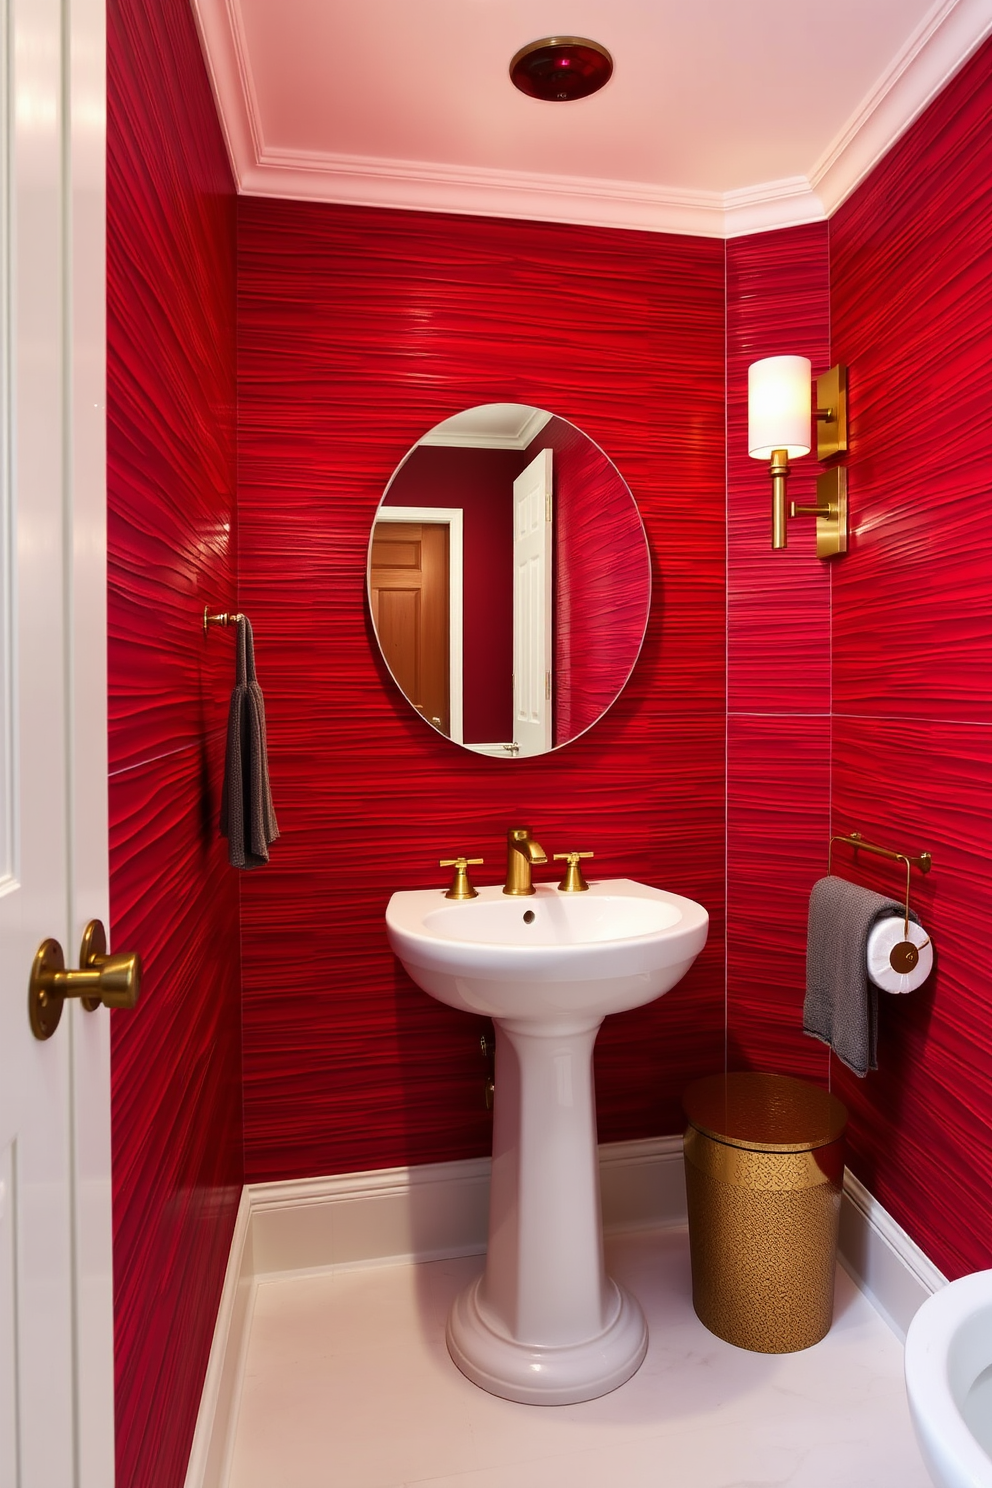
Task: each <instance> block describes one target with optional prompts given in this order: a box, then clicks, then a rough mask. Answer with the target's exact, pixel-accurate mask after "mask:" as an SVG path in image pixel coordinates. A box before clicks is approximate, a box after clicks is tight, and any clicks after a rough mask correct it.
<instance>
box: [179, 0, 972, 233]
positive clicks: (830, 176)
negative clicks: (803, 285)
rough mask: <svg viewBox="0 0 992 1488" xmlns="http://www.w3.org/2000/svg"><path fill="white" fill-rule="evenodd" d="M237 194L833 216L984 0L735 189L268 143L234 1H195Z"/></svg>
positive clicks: (785, 218)
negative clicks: (779, 162)
mask: <svg viewBox="0 0 992 1488" xmlns="http://www.w3.org/2000/svg"><path fill="white" fill-rule="evenodd" d="M192 5H193V11H194V15H195V17H196V22H197V26H198V28H199V32H200V38H201V43H202V46H203V52H204V56H205V58H206V63H207V70H208V73H209V75H210V81H211V86H212V88H213V92H214V98H215V100H216V104H217V111H218V114H219V116H220V121H221V127H222V129H223V132H224V138H225V141H226V144H227V150H228V155H229V158H230V161H231V167H232V170H233V173H234V178H235V183H236V185H237V189H238V191H239V192H240V193H242V194H244V195H250V196H265V197H279V198H284V199H290V200H297V201H325V202H334V203H337V204H341V205H351V206H365V207H387V208H391V209H399V210H405V211H422V212H452V213H456V214H458V215H462V216H476V217H478V216H483V217H508V218H516V219H526V220H529V221H538V222H568V223H574V224H576V225H579V226H586V227H610V228H626V229H632V230H637V231H642V232H665V233H676V234H682V235H687V234H688V235H692V236H696V237H707V238H733V237H741V236H744V235H746V234H750V233H756V232H769V231H772V230H775V229H777V228H783V227H793V226H796V225H797V224H799V223H804V222H819V221H823V220H824V219H825V218H827V217H829V216H830V215H831V213H832V212H834V211H835V210H836V208H837V207H838V206H840V204H841V202H843V201H844V200H845V198H846V197H847V196H849V195H850V193H851V192H852V191H853V190H854V189H855V187H856V186H857V185H858V184H859V182H860V181H862V180H863V179H864V177H865V176H866V175H867V174H868V172H869V171H870V170H871V169H872V167H873V166H874V165H875V164H877V162H878V161H879V160H880V159H881V157H882V156H883V155H884V154H885V152H886V151H887V150H888V149H889V148H890V147H891V146H892V145H893V144H894V143H895V141H896V140H897V139H898V138H899V137H900V135H901V134H903V133H904V131H905V130H906V129H907V128H908V127H909V125H910V124H911V123H912V122H913V120H914V119H915V118H917V116H918V115H919V114H920V113H921V112H922V110H923V109H924V108H925V107H926V105H927V104H928V103H929V102H930V100H931V99H932V98H933V97H934V96H935V95H936V94H937V93H938V92H939V91H940V89H941V88H942V87H943V86H944V84H945V83H946V82H947V81H948V79H949V78H950V77H951V76H953V74H954V73H955V72H956V71H957V70H958V68H960V67H961V66H962V65H963V63H964V62H965V61H966V60H967V59H968V57H970V56H971V54H972V53H973V52H974V51H975V49H976V48H977V47H978V46H980V44H981V43H982V41H983V40H984V39H985V38H986V36H988V35H989V34H990V33H992V9H990V5H989V0H936V3H935V4H934V6H933V7H932V9H931V10H930V11H929V13H928V14H927V16H925V17H924V19H923V21H922V22H921V24H920V25H919V26H918V27H917V29H916V30H915V31H914V33H913V35H912V36H911V37H910V38H909V40H908V41H907V43H906V45H905V46H904V47H903V48H902V50H901V51H900V53H899V55H898V56H897V57H896V58H895V60H894V61H893V62H892V64H891V66H890V67H889V68H888V70H887V71H886V72H885V73H884V74H883V76H882V77H881V78H880V79H879V80H878V82H877V84H876V85H875V87H874V88H873V89H872V91H871V92H870V93H869V95H868V96H867V97H866V98H865V99H864V100H863V102H862V103H861V105H860V106H859V107H858V109H856V110H855V112H854V114H852V116H851V118H850V119H849V120H848V121H847V123H846V124H845V125H844V128H843V129H842V130H841V131H840V133H839V134H838V136H837V138H836V139H835V140H834V141H833V143H832V144H831V145H830V146H829V147H828V149H827V150H825V151H824V153H823V155H822V156H821V157H820V159H819V160H818V161H817V162H816V164H815V165H814V167H813V169H812V170H811V171H810V173H809V176H808V177H807V176H795V177H790V178H788V179H786V180H779V181H766V182H762V183H759V184H758V185H755V186H751V187H746V188H744V189H742V190H736V191H730V192H725V193H721V192H715V191H713V192H708V191H676V190H671V189H668V188H665V187H661V186H652V185H645V184H643V183H640V182H631V181H604V180H594V179H588V178H583V177H574V176H551V175H536V174H531V173H529V172H523V171H494V170H487V169H481V168H478V169H472V168H468V167H460V166H450V165H439V164H436V163H425V162H423V161H411V160H387V159H380V158H372V157H366V156H360V155H338V154H331V153H322V152H310V151H303V150H278V149H274V148H271V147H269V146H266V144H265V142H264V139H263V135H262V128H261V121H260V119H259V113H258V106H257V99H256V95H255V89H254V84H253V80H252V75H251V66H250V61H249V57H248V51H247V46H246V43H245V39H244V33H243V29H242V25H241V16H240V6H239V0H192Z"/></svg>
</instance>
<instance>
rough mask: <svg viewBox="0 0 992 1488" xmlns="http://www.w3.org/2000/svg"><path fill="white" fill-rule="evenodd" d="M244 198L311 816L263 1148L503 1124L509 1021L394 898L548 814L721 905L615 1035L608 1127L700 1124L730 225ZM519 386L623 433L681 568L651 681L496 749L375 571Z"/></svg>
mask: <svg viewBox="0 0 992 1488" xmlns="http://www.w3.org/2000/svg"><path fill="white" fill-rule="evenodd" d="M239 211H240V288H239V296H240V299H239V306H240V309H239V358H240V360H239V418H240V425H239V428H240V445H239V453H240V489H239V544H240V591H239V592H240V602H241V604H242V606H243V607H244V608H245V609H246V610H247V611H248V613H249V614H251V616H252V620H253V623H254V625H255V635H256V646H257V656H258V668H259V679H260V682H261V685H262V688H263V690H264V692H265V697H266V706H267V714H268V723H269V746H270V764H271V769H272V789H273V794H274V797H275V801H276V808H277V811H278V813H279V821H280V826H281V828H282V832H283V835H282V837H281V838H280V840H279V842H278V843H277V844H276V845H275V848H274V850H273V855H272V861H271V863H270V865H269V867H267V868H266V869H265V870H264V871H263V872H260V873H258V874H254V875H249V876H246V878H245V879H244V881H243V884H242V934H243V957H244V1074H245V1121H246V1129H245V1140H246V1161H247V1171H248V1173H249V1175H250V1177H251V1178H254V1179H263V1178H275V1177H288V1176H292V1175H304V1174H312V1173H321V1172H336V1171H342V1170H348V1169H358V1168H369V1167H379V1166H387V1165H390V1164H394V1163H406V1162H420V1161H427V1160H432V1159H442V1158H454V1157H464V1156H469V1155H474V1154H478V1153H481V1152H484V1151H486V1150H487V1149H488V1145H489V1140H490V1128H489V1118H488V1116H487V1114H486V1112H485V1110H484V1108H483V1103H482V1082H483V1078H484V1075H485V1067H484V1065H483V1063H482V1060H481V1058H480V1056H479V1052H478V1032H479V1028H480V1026H482V1025H481V1024H480V1021H479V1020H475V1019H472V1018H469V1017H463V1016H461V1015H459V1014H458V1013H456V1012H454V1011H453V1010H452V1009H449V1008H446V1007H443V1006H442V1005H441V1004H438V1003H435V1002H433V1001H432V1000H431V999H430V998H428V997H427V996H426V995H425V994H424V993H422V992H420V991H419V990H418V989H417V988H415V987H414V986H413V985H412V984H411V983H410V982H409V981H408V979H407V978H406V976H405V975H404V974H403V973H402V972H401V971H400V969H399V967H398V965H397V963H396V962H395V960H394V959H393V958H392V956H391V955H390V953H389V950H388V947H387V945H386V939H385V934H384V930H383V913H384V910H385V905H386V901H387V899H388V898H389V895H390V893H391V892H392V890H394V889H397V888H412V887H416V886H424V885H429V884H434V883H436V884H441V883H442V881H443V878H444V874H443V871H442V870H440V869H438V867H437V860H438V859H439V858H441V857H449V856H451V855H452V854H454V853H455V852H466V853H469V854H470V855H472V856H480V855H481V856H484V857H485V859H486V864H485V868H484V869H483V870H480V872H479V877H480V880H481V881H483V882H487V881H488V882H493V881H496V880H498V879H500V877H501V876H502V872H503V867H504V861H505V833H506V829H507V827H509V826H511V825H514V824H518V823H526V824H529V825H530V826H531V827H532V828H533V831H534V833H535V836H536V837H537V839H538V840H539V841H540V842H542V843H543V845H544V846H545V847H546V849H547V850H548V851H549V852H554V851H564V850H566V849H569V848H573V847H576V848H581V849H593V850H594V851H595V853H596V861H595V865H594V867H595V871H596V872H597V873H598V874H600V875H602V876H610V875H614V874H629V875H631V876H633V877H638V878H643V879H645V880H646V881H648V882H651V883H661V884H667V885H669V886H670V887H672V888H675V889H679V890H682V891H684V892H686V893H689V894H690V895H692V896H693V897H695V898H697V899H699V900H701V901H702V902H703V903H704V904H705V905H707V907H708V908H709V909H710V910H711V912H712V914H713V934H712V936H711V942H710V947H709V948H708V950H707V952H706V953H705V954H704V956H703V957H701V958H700V962H699V963H698V964H697V966H696V967H695V968H694V969H693V972H692V973H691V974H690V976H689V977H688V978H687V979H686V981H685V983H684V984H683V985H682V986H681V987H680V988H679V989H677V990H676V991H674V992H672V993H670V994H669V995H668V996H667V997H664V998H662V999H661V1000H660V1001H658V1002H657V1003H656V1004H654V1005H653V1006H651V1007H650V1008H647V1009H644V1010H642V1011H639V1012H637V1013H636V1014H631V1015H629V1016H628V1017H626V1018H624V1019H619V1018H618V1019H614V1020H609V1021H608V1023H607V1026H606V1028H605V1029H604V1031H603V1034H602V1035H601V1045H600V1051H599V1059H598V1066H597V1067H598V1078H599V1097H600V1118H601V1128H600V1129H601V1133H602V1135H603V1137H604V1138H619V1137H634V1136H642V1135H647V1134H649V1133H652V1132H666V1131H673V1130H675V1129H677V1126H678V1124H679V1106H678V1102H679V1093H680V1091H681V1089H682V1087H683V1085H684V1084H685V1083H686V1082H687V1080H689V1079H691V1078H692V1077H693V1076H694V1075H696V1074H697V1073H702V1072H704V1071H710V1070H712V1069H714V1068H719V1066H720V1063H721V1062H722V1057H723V972H722V961H723V952H722V918H723V915H722V899H723V882H722V880H723V751H724V737H723V736H724V645H725V637H724V602H723V592H724V492H723V459H724V448H723V308H724V307H723V277H724V265H723V260H724V249H723V245H722V244H720V243H714V242H701V241H695V240H692V239H686V238H666V237H661V236H653V235H650V234H640V233H621V232H609V231H602V230H594V229H585V228H577V227H562V226H557V225H541V224H528V223H521V222H503V221H495V220H486V219H476V218H456V217H443V216H427V215H421V214H418V213H413V212H395V213H389V212H377V211H374V210H365V209H359V208H333V207H327V206H320V205H313V204H299V203H280V202H275V201H261V200H260V201H253V200H250V199H242V200H241V202H240V203H239ZM563 304H567V305H568V306H569V314H568V315H567V316H563V315H562V314H561V307H562V305H563ZM503 401H507V402H524V403H531V404H534V405H537V406H540V407H543V408H547V409H549V410H551V411H552V412H555V413H558V414H561V415H562V416H563V417H565V418H568V419H570V420H572V421H573V422H574V423H576V424H577V425H578V426H579V427H580V428H583V429H584V430H585V431H586V432H588V433H589V435H590V436H591V437H592V438H593V439H595V440H596V441H597V443H599V444H600V445H601V446H602V448H603V449H604V450H606V452H607V453H608V454H609V455H610V456H611V457H612V458H613V459H614V460H615V461H616V463H617V465H618V467H619V469H620V471H621V473H622V474H623V476H624V477H625V479H626V480H627V481H628V482H629V484H630V486H631V488H632V490H633V491H634V493H635V496H636V497H637V500H638V504H639V506H640V509H641V512H642V514H643V516H644V520H645V524H646V528H647V532H648V538H649V541H650V543H651V547H652V551H653V555H654V564H655V574H654V577H655V584H656V589H655V593H656V604H655V607H654V610H653V613H652V618H651V623H650V626H649V632H648V638H647V642H646V645H645V649H644V652H643V654H642V657H641V660H640V662H639V663H638V666H637V668H636V669H635V671H634V675H633V678H632V680H631V683H630V686H629V687H628V689H627V691H626V692H625V694H624V696H623V698H622V699H621V700H620V702H619V703H618V704H617V705H616V707H615V708H614V709H613V710H612V711H611V712H610V713H609V714H608V716H607V718H606V719H605V720H604V721H603V723H601V724H600V725H598V726H597V727H596V728H595V729H593V730H592V731H591V732H590V733H589V734H588V735H586V736H585V737H584V738H583V739H582V740H580V741H578V742H577V743H575V744H573V745H569V746H567V747H566V748H564V749H563V750H561V751H560V752H558V753H555V754H553V755H549V756H546V757H545V758H543V759H538V760H533V761H510V760H493V759H488V758H485V757H482V756H476V755H471V754H467V753H465V752H463V751H461V750H459V749H457V748H456V747H455V746H453V745H450V744H448V743H446V742H445V741H443V740H441V739H439V738H438V737H437V735H435V734H434V733H432V732H431V731H430V730H429V729H428V728H427V727H426V726H425V725H424V724H423V722H422V721H421V720H419V719H418V718H416V717H415V716H414V715H413V713H412V711H411V710H410V708H409V706H408V705H407V703H406V702H405V701H404V700H403V699H402V698H401V697H399V696H398V695H397V693H396V691H395V688H394V687H393V685H392V683H391V682H390V680H389V678H388V675H387V674H386V673H385V670H384V668H383V666H382V664H381V662H380V660H379V657H378V653H377V648H376V647H375V646H374V644H373V643H372V642H371V638H370V635H369V622H368V620H367V616H366V605H365V597H364V581H365V553H366V545H367V541H368V534H369V528H370V525H371V522H372V519H373V516H374V513H375V509H376V505H377V503H378V501H379V498H380V496H381V494H382V491H383V489H384V487H385V485H386V482H387V480H388V479H389V476H390V474H391V473H392V470H393V468H394V467H395V465H396V463H397V461H398V460H399V459H400V458H401V456H402V455H403V454H405V452H406V450H407V449H409V447H410V446H411V444H412V443H413V442H414V440H416V439H417V438H419V437H420V435H421V434H423V433H424V432H425V430H427V429H428V428H430V427H431V426H432V425H433V424H435V423H437V422H438V420H439V419H441V418H443V417H446V416H447V415H449V414H452V413H455V412H457V411H458V410H459V409H462V408H465V407H468V406H470V405H472V404H477V403H486V402H503ZM301 597H302V598H303V599H304V601H305V603H304V604H303V606H302V607H301ZM549 876H550V875H549Z"/></svg>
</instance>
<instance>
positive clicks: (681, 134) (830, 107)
mask: <svg viewBox="0 0 992 1488" xmlns="http://www.w3.org/2000/svg"><path fill="white" fill-rule="evenodd" d="M193 4H194V8H195V10H196V11H197V15H198V20H199V23H200V29H201V35H202V37H203V40H204V48H205V52H206V55H207V59H208V65H209V67H210V71H211V75H212V79H213V84H214V90H215V94H216V96H217V99H218V104H219V110H220V113H221V117H222V121H223V123H224V126H225V131H226V134H227V137H228V145H229V149H230V152H231V155H232V158H233V163H234V166H235V172H236V175H237V178H238V180H239V184H240V186H241V189H242V190H244V191H247V192H252V193H256V194H267V195H275V196H290V197H293V196H295V197H300V196H302V197H317V198H322V199H326V200H332V201H361V202H365V203H367V204H370V205H391V206H410V207H418V208H431V207H434V208H436V209H439V210H456V211H468V212H486V211H488V212H495V213H497V214H499V215H510V216H531V217H543V218H551V219H556V218H557V219H560V220H573V221H589V222H603V223H608V224H612V225H618V226H631V227H655V228H660V229H667V230H674V231H703V232H708V233H710V234H712V235H715V236H729V235H734V234H735V233H737V232H742V231H754V230H756V229H758V228H762V227H768V226H781V225H784V224H785V223H786V222H791V221H799V220H814V219H816V218H818V217H822V216H824V215H825V214H826V213H827V212H829V211H830V210H832V208H833V207H834V206H835V205H837V202H838V201H839V200H842V199H843V197H844V196H845V195H846V194H847V192H848V191H849V190H850V189H851V188H852V187H853V186H854V185H855V184H856V181H857V180H858V179H860V178H861V176H862V175H863V174H864V173H865V172H866V170H867V169H869V168H870V166H871V165H872V164H874V162H875V160H876V159H877V158H878V156H879V155H880V154H881V153H883V152H884V150H885V149H886V148H888V146H889V145H890V144H891V143H892V140H893V139H894V138H895V137H897V135H898V134H899V133H900V132H901V130H902V129H903V128H905V126H906V124H908V123H909V122H910V120H911V119H912V118H913V117H914V116H915V114H916V113H917V112H919V109H920V108H921V107H922V106H923V105H924V104H925V103H926V101H927V100H928V98H929V97H930V96H932V94H933V93H934V92H935V91H936V89H937V88H938V87H939V86H941V84H942V83H943V82H944V81H946V79H947V77H948V76H950V75H951V73H953V71H954V70H955V69H956V68H957V67H958V66H959V65H960V64H961V62H963V61H964V59H965V58H966V57H967V56H968V55H969V54H970V52H971V51H972V50H973V49H974V46H975V45H977V44H978V42H979V41H980V40H981V38H982V36H983V35H984V34H986V33H987V31H988V30H989V29H990V28H992V10H990V6H989V4H988V0H938V3H937V4H933V3H931V0H833V3H832V4H831V5H829V6H827V5H823V4H822V3H814V0H747V3H746V4H745V3H741V0H692V3H689V4H686V3H685V0H612V3H605V0H569V3H568V4H567V5H563V4H562V0H536V3H535V0H417V3H416V4H412V3H410V0H361V3H358V0H278V3H276V0H193ZM552 34H570V35H580V36H590V37H593V38H594V39H595V40H597V41H599V42H600V43H602V44H603V45H605V46H606V47H607V48H608V49H609V50H610V51H611V53H612V54H613V57H614V61H615V64H616V65H615V72H614V75H613V78H612V80H611V81H610V83H608V84H607V86H606V88H604V89H603V91H602V92H601V93H599V94H597V95H595V96H594V97H592V98H588V99H583V100H580V101H577V102H574V103H568V104H554V103H544V102H540V101H537V100H535V99H531V98H527V97H524V96H523V95H522V94H520V93H518V92H516V90H515V89H514V88H513V86H512V85H511V83H510V81H509V77H508V71H507V69H508V64H509V61H510V58H511V57H512V56H513V54H514V53H515V52H516V51H517V49H518V48H519V47H521V46H522V45H524V44H525V43H527V42H529V41H532V40H535V39H537V38H539V37H541V36H545V35H552Z"/></svg>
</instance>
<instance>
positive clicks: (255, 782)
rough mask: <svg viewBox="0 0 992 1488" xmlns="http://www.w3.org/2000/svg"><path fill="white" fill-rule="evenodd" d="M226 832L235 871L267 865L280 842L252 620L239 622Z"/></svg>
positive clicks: (229, 726) (226, 765) (223, 823)
mask: <svg viewBox="0 0 992 1488" xmlns="http://www.w3.org/2000/svg"><path fill="white" fill-rule="evenodd" d="M220 830H221V836H223V837H226V838H227V841H228V850H227V855H228V859H229V861H230V863H231V865H232V867H234V868H259V867H261V866H262V864H263V863H267V862H268V861H269V843H270V842H274V841H275V839H276V838H277V837H278V836H279V827H278V825H277V824H276V814H275V811H274V810H273V809H272V792H271V791H270V789H269V759H268V752H267V747H266V741H265V703H264V701H263V699H262V689H261V688H260V687H259V685H258V680H257V678H256V676H255V643H254V640H253V638H252V633H251V622H250V621H249V619H248V617H247V615H241V616H239V617H238V670H237V678H236V683H235V688H234V691H233V692H232V694H231V711H230V713H229V714H228V720H227V758H226V760H225V763H224V792H223V796H222V798H221V807H220Z"/></svg>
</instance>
